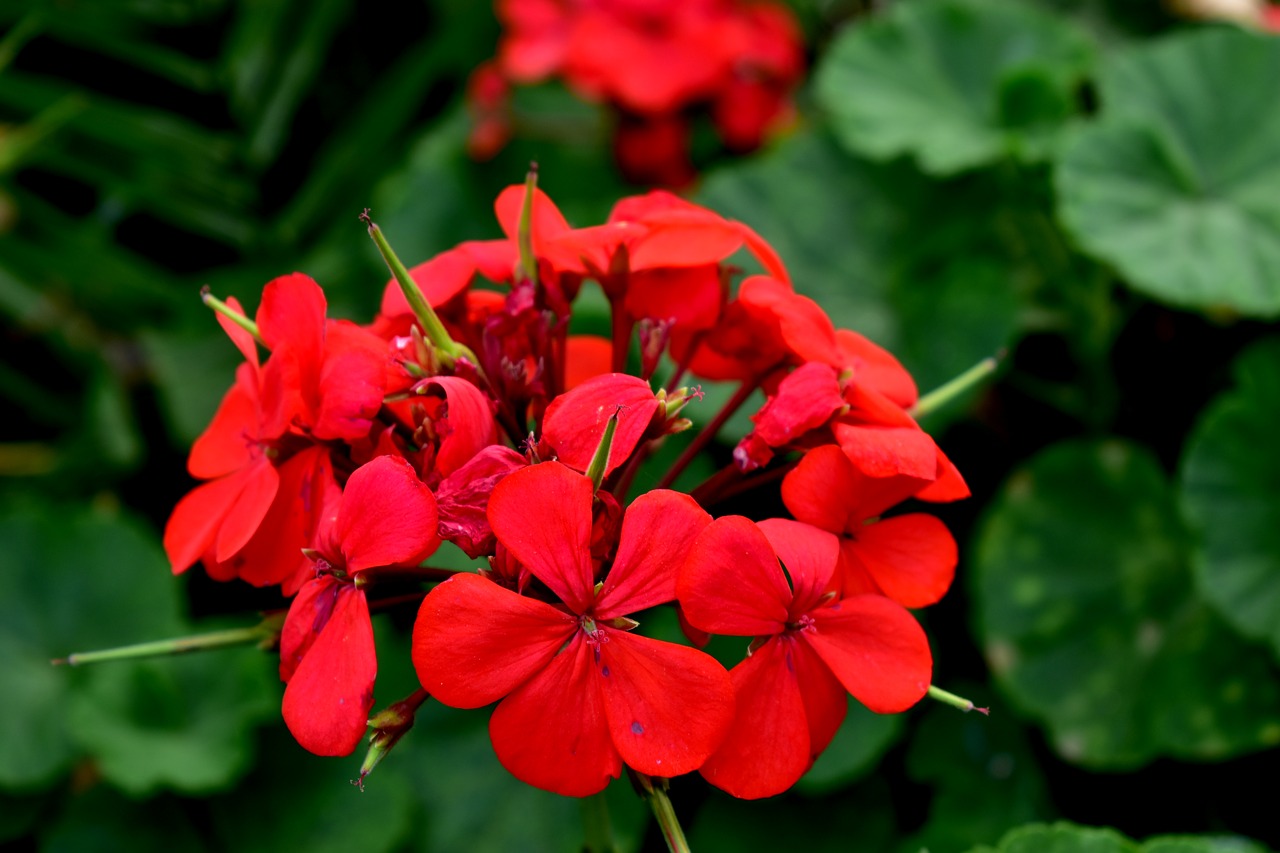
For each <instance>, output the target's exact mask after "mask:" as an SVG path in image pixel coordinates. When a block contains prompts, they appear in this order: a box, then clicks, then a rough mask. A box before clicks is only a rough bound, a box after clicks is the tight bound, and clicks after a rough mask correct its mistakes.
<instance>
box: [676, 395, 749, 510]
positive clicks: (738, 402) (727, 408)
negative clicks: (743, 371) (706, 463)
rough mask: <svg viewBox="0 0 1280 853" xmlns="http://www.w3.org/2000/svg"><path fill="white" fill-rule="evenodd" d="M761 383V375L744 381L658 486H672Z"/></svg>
mask: <svg viewBox="0 0 1280 853" xmlns="http://www.w3.org/2000/svg"><path fill="white" fill-rule="evenodd" d="M759 385H760V377H756V378H754V379H748V380H746V381H745V382H743V383H742V387H740V388H739V389H738V390H737V391H735V392H734V394H733V396H732V397H730V398H729V402H727V403H725V405H724V408H723V409H721V410H720V411H719V412H717V413H716V416H715V417H714V418H712V419H711V423H709V424H707V425H706V427H705V428H704V429H703V430H702V432H700V433H698V434H697V435H696V436H694V439H693V441H692V442H690V443H689V446H688V447H686V448H685V449H684V452H683V453H681V454H680V458H679V459H677V460H676V461H675V463H674V464H673V465H672V466H671V468H670V470H668V471H667V473H666V474H665V475H663V477H662V480H661V481H659V483H658V485H657V487H656V488H659V489H665V488H668V487H670V486H671V484H672V483H674V482H675V480H676V477H679V476H680V474H681V473H682V472H683V471H684V469H685V468H687V467H688V466H689V463H690V462H692V461H693V459H694V457H695V456H697V455H698V454H699V453H701V452H702V449H703V448H704V447H706V446H707V443H708V442H710V441H711V439H713V438H715V437H716V433H718V432H719V431H720V428H721V427H722V426H724V424H725V421H727V420H729V418H731V417H733V413H734V412H736V411H738V409H740V408H742V404H743V403H745V402H746V401H747V398H748V397H750V396H751V395H752V394H753V393H754V392H755V390H756V388H757V387H759Z"/></svg>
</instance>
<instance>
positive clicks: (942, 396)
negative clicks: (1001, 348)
mask: <svg viewBox="0 0 1280 853" xmlns="http://www.w3.org/2000/svg"><path fill="white" fill-rule="evenodd" d="M999 365H1000V360H999V358H998V357H988V358H984V359H983V360H982V361H980V362H978V363H977V364H975V365H974V366H973V367H970V368H969V369H968V370H966V371H965V372H964V373H961V374H960V375H959V376H957V377H956V378H954V379H952V380H951V381H949V382H947V383H945V384H943V385H941V386H939V387H937V388H935V389H933V390H932V391H930V392H929V393H928V394H925V395H924V396H923V397H921V398H920V399H918V400H916V404H915V405H914V406H912V407H911V408H910V409H909V410H908V412H907V413H908V414H909V415H911V417H913V418H916V419H917V420H919V419H920V418H923V417H926V416H928V415H931V414H933V413H934V412H936V411H937V410H938V409H941V408H942V407H943V406H945V405H947V404H948V403H950V402H951V401H953V400H954V399H955V398H957V397H959V396H960V395H961V394H963V393H965V392H966V391H968V390H970V389H971V388H973V387H974V386H975V385H977V384H978V383H979V382H981V381H982V380H984V379H986V378H987V377H988V376H990V375H991V374H993V373H995V372H996V368H997V367H998V366H999Z"/></svg>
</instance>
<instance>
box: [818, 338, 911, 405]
mask: <svg viewBox="0 0 1280 853" xmlns="http://www.w3.org/2000/svg"><path fill="white" fill-rule="evenodd" d="M836 342H837V343H838V344H839V347H840V352H841V354H842V355H843V356H844V361H845V364H846V365H847V366H849V367H852V368H853V381H854V382H858V383H861V384H863V385H868V386H870V387H872V388H874V389H875V390H876V391H877V392H879V393H881V394H883V395H884V396H885V397H887V398H888V399H890V400H892V401H893V402H894V403H896V404H898V405H899V406H901V407H902V408H904V409H906V408H909V407H910V406H913V405H915V402H916V398H917V397H918V396H919V392H918V391H917V390H916V383H915V380H914V379H912V378H911V374H910V373H908V372H907V369H906V368H905V367H903V366H902V364H901V363H900V362H899V361H898V360H897V359H896V358H894V357H893V355H892V354H891V353H890V352H889V351H888V350H886V349H884V348H883V347H880V346H877V345H876V344H874V343H872V342H871V341H869V340H867V339H866V338H865V337H863V336H862V335H860V334H858V333H857V332H854V331H850V330H849V329H837V330H836Z"/></svg>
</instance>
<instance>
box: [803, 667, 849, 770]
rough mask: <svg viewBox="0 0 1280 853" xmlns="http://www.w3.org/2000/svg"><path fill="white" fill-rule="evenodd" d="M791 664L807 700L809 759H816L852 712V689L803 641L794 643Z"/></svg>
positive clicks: (805, 706) (805, 700)
mask: <svg viewBox="0 0 1280 853" xmlns="http://www.w3.org/2000/svg"><path fill="white" fill-rule="evenodd" d="M792 663H793V664H794V665H795V668H796V677H797V679H798V681H799V683H800V696H801V698H803V699H804V716H805V719H806V720H807V721H808V723H809V754H810V760H813V759H816V758H817V757H818V756H819V755H821V754H822V751H823V750H825V749H826V748H827V746H828V745H830V743H831V739H832V738H833V737H835V736H836V731H837V730H838V729H839V728H840V724H841V723H843V722H844V718H845V716H846V715H847V714H848V713H849V691H847V690H845V689H844V685H843V684H841V683H840V680H839V679H838V678H836V677H835V675H833V674H832V672H831V668H830V667H828V666H827V665H826V663H824V662H823V660H822V658H820V657H818V654H817V652H815V651H814V650H813V648H812V647H811V646H810V645H809V644H808V643H804V642H797V643H796V644H795V656H794V657H793V658H792Z"/></svg>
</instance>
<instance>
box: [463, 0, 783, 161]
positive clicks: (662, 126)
mask: <svg viewBox="0 0 1280 853" xmlns="http://www.w3.org/2000/svg"><path fill="white" fill-rule="evenodd" d="M497 11H498V18H499V20H500V21H501V22H502V26H503V36H502V40H501V42H500V43H499V45H498V55H497V57H496V58H495V59H494V60H492V61H490V62H487V63H485V64H484V65H482V66H481V67H480V68H478V69H477V70H476V71H475V72H474V74H473V75H472V78H471V82H470V84H469V86H468V101H469V104H470V107H471V111H472V113H473V116H474V118H475V125H474V130H473V132H472V136H471V141H470V145H471V150H472V153H473V155H475V156H477V157H480V158H485V157H488V156H492V155H493V154H494V153H496V152H497V151H498V150H499V149H500V148H501V147H502V146H503V145H505V144H506V141H507V138H508V136H509V135H510V121H511V119H510V110H509V99H510V89H511V86H512V85H528V84H532V83H539V82H543V81H546V80H550V79H553V78H556V79H561V80H563V81H564V82H565V83H566V84H567V85H568V86H569V87H570V88H571V89H572V90H573V91H574V92H575V93H577V94H578V95H579V96H581V97H582V98H584V99H586V100H589V101H595V102H602V103H606V104H608V105H609V106H610V107H612V108H613V110H614V112H615V115H616V119H617V128H616V135H615V137H614V143H615V145H614V151H615V155H616V157H617V160H618V163H619V166H620V167H621V168H622V170H623V172H624V173H625V174H626V175H627V176H628V178H630V179H631V180H634V181H636V182H637V183H649V184H658V185H663V186H679V185H681V184H684V183H687V182H688V181H689V180H691V179H692V177H693V171H692V166H691V164H690V162H689V137H690V127H689V118H690V115H691V113H692V112H693V111H694V110H696V109H699V108H706V109H709V111H710V115H711V118H712V121H713V122H714V124H715V128H716V131H717V133H718V134H719V136H720V140H721V142H722V143H723V144H724V146H725V147H726V148H727V149H729V150H730V151H734V152H745V151H750V150H752V149H754V148H757V147H759V146H760V143H761V142H762V140H763V139H764V137H765V135H766V134H767V133H768V132H769V131H770V130H771V129H773V128H775V127H777V126H778V125H779V124H781V123H782V122H784V121H785V120H786V119H787V117H788V116H789V115H790V113H791V91H792V89H794V88H795V86H796V85H797V84H798V82H799V80H800V77H801V75H802V74H803V72H804V49H803V45H802V42H801V39H800V33H799V28H798V26H797V24H796V22H795V19H794V17H793V16H792V14H791V12H790V11H789V10H788V9H787V8H786V7H785V6H784V5H782V4H780V3H772V2H743V1H742V0H656V2H654V0H646V1H645V2H637V0H498V3H497Z"/></svg>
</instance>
